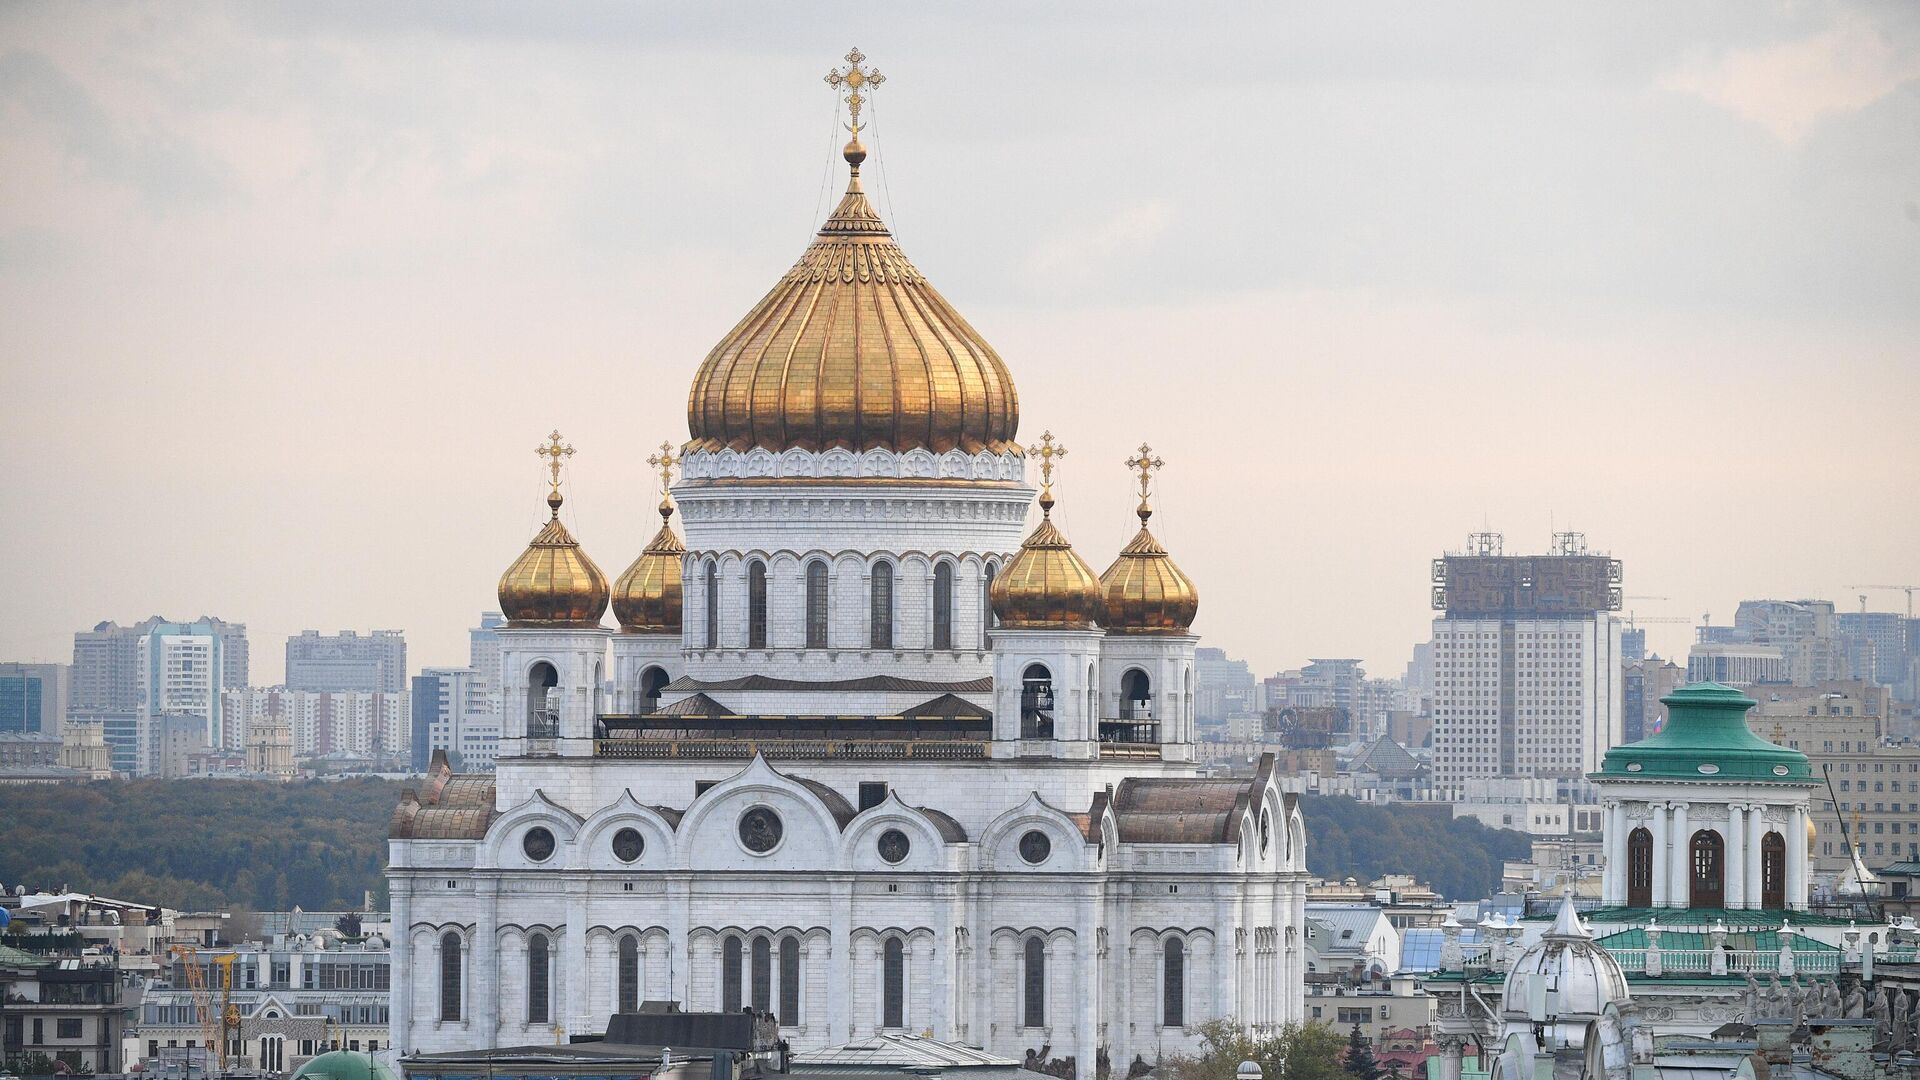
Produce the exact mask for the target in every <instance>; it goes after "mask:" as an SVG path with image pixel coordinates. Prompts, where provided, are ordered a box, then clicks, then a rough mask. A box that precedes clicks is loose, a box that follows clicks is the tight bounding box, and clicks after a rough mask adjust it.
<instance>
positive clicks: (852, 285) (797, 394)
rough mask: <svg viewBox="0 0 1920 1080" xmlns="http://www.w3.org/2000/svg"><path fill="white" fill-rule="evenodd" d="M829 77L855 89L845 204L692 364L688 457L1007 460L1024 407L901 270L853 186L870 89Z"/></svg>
mask: <svg viewBox="0 0 1920 1080" xmlns="http://www.w3.org/2000/svg"><path fill="white" fill-rule="evenodd" d="M861 59H864V57H862V58H861ZM852 73H858V74H859V75H860V76H861V77H860V79H859V80H858V81H857V82H856V81H855V80H854V79H853V78H852V77H851V75H852ZM836 74H838V75H839V76H840V79H839V81H838V82H835V81H834V79H833V77H832V76H830V77H829V80H828V81H829V83H830V84H832V85H834V86H835V87H836V89H838V88H839V87H840V86H842V85H847V86H852V87H853V88H854V89H853V92H852V93H850V94H849V95H848V105H849V108H850V110H851V111H852V115H853V120H854V123H853V124H851V125H849V130H850V131H852V132H853V140H852V141H851V142H849V143H847V146H846V151H845V157H846V161H847V165H848V166H849V168H850V170H851V176H850V178H849V181H848V183H847V191H846V194H845V195H844V196H843V197H842V198H841V200H840V204H839V205H838V206H836V207H834V210H833V213H832V214H831V215H829V216H828V218H827V220H826V222H825V223H824V224H822V225H821V226H820V231H819V233H818V235H816V236H815V237H814V240H813V243H812V244H810V245H808V247H807V250H806V252H805V253H804V254H802V255H801V256H800V261H799V262H797V263H795V264H794V266H793V268H792V269H791V270H788V271H787V273H786V276H785V277H782V278H781V279H780V281H779V283H778V284H776V285H775V286H774V287H773V289H772V290H771V291H770V292H768V293H767V295H766V296H765V297H763V298H762V299H761V300H760V302H759V303H758V304H756V305H754V308H753V310H752V311H750V312H748V313H747V317H746V318H744V319H742V320H740V322H739V324H738V325H737V326H735V327H734V328H733V329H732V331H730V332H729V333H728V334H727V336H726V337H724V338H722V339H721V340H720V343H719V344H718V345H715V346H714V347H713V351H711V352H709V353H708V354H707V358H706V361H705V362H704V363H702V364H701V365H700V372H699V374H698V375H696V376H695V377H694V380H693V389H692V391H691V392H690V393H689V394H688V397H687V429H688V433H689V435H690V436H691V438H690V440H689V442H688V443H687V449H688V450H689V451H701V450H707V451H718V450H723V449H729V448H731V449H734V450H742V451H744V450H750V449H753V448H755V447H761V448H764V449H767V450H772V451H774V452H776V453H778V452H780V451H783V450H788V449H792V448H795V447H798V448H801V449H805V450H811V451H816V452H818V451H824V450H830V449H833V448H836V447H840V448H845V449H847V450H851V451H853V452H855V453H861V452H864V451H867V450H874V449H881V450H891V451H895V452H905V451H908V450H916V449H926V450H930V451H932V452H934V453H936V454H940V453H945V452H947V451H949V450H955V449H958V450H962V451H964V452H966V453H968V454H975V453H979V452H980V451H982V450H986V451H991V452H994V453H1003V452H1006V451H1009V450H1017V449H1018V448H1017V446H1016V445H1015V444H1014V441H1013V440H1014V435H1015V433H1016V432H1017V431H1018V429H1019V425H1020V399H1019V395H1018V394H1016V393H1015V391H1014V388H1013V377H1012V376H1011V375H1009V374H1008V373H1007V367H1006V365H1005V364H1004V363H1002V362H1001V360H1000V356H999V354H997V353H995V352H994V351H993V347H992V346H991V345H988V344H987V343H986V341H985V340H984V339H982V338H981V336H980V335H979V333H978V332H977V331H975V330H974V328H973V327H972V326H970V325H968V323H967V321H966V320H965V319H964V318H962V317H961V316H960V314H959V312H957V311H955V310H954V309H953V306H952V305H951V304H949V303H947V300H946V298H945V297H943V296H941V295H940V294H939V292H937V291H936V290H935V289H934V287H933V286H932V285H931V284H929V283H928V281H927V279H926V276H925V275H923V274H922V273H920V271H919V270H918V269H917V268H916V267H915V266H914V265H913V263H911V262H909V261H908V260H907V256H906V253H905V252H903V251H901V250H900V245H899V244H897V243H895V242H894V239H893V234H892V233H891V232H889V231H888V229H887V225H886V222H884V221H882V220H881V218H880V215H879V213H878V212H877V211H875V210H874V208H873V204H872V203H870V202H869V201H868V200H867V196H866V192H865V191H864V190H863V189H862V188H861V186H860V165H861V163H862V162H864V161H865V160H866V156H867V152H866V148H865V147H864V146H862V145H861V144H860V125H859V111H858V104H856V101H864V100H865V99H864V98H862V97H861V96H860V94H859V89H860V87H861V86H866V87H869V88H870V87H872V86H874V85H877V84H878V82H879V79H877V78H875V77H873V76H872V75H871V74H869V73H866V72H861V71H860V69H859V63H858V61H857V60H856V61H854V64H853V68H852V70H851V72H849V73H836Z"/></svg>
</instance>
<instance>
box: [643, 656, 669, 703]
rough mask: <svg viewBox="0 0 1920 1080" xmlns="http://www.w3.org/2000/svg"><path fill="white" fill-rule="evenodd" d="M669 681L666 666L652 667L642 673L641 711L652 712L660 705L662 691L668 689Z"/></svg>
mask: <svg viewBox="0 0 1920 1080" xmlns="http://www.w3.org/2000/svg"><path fill="white" fill-rule="evenodd" d="M667 681H668V680H667V672H666V670H665V669H664V668H657V667H650V668H648V669H647V670H645V671H643V672H641V673H640V711H641V712H652V711H654V710H655V709H658V708H659V707H660V691H662V690H664V689H666V687H667Z"/></svg>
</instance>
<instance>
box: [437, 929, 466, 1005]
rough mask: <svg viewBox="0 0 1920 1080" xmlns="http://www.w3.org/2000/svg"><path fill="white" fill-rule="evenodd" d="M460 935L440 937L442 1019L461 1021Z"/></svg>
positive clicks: (448, 934)
mask: <svg viewBox="0 0 1920 1080" xmlns="http://www.w3.org/2000/svg"><path fill="white" fill-rule="evenodd" d="M461 985H462V980H461V978H460V935H459V934H456V933H454V932H453V931H451V930H449V931H447V932H446V933H444V934H441V935H440V1019H442V1020H458V1019H460V989H461Z"/></svg>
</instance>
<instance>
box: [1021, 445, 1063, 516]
mask: <svg viewBox="0 0 1920 1080" xmlns="http://www.w3.org/2000/svg"><path fill="white" fill-rule="evenodd" d="M1027 456H1028V457H1036V458H1039V459H1040V513H1041V516H1043V517H1044V516H1046V515H1047V514H1050V513H1051V512H1052V511H1053V468H1054V466H1053V459H1055V458H1063V457H1066V456H1067V447H1066V444H1064V443H1060V442H1056V441H1055V440H1054V438H1053V432H1051V431H1043V432H1041V433H1040V442H1039V444H1038V445H1035V446H1030V447H1028V448H1027Z"/></svg>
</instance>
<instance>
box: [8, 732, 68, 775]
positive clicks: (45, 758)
mask: <svg viewBox="0 0 1920 1080" xmlns="http://www.w3.org/2000/svg"><path fill="white" fill-rule="evenodd" d="M58 764H60V736H58V735H42V734H41V733H40V732H37V731H0V767H4V766H19V765H58Z"/></svg>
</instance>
